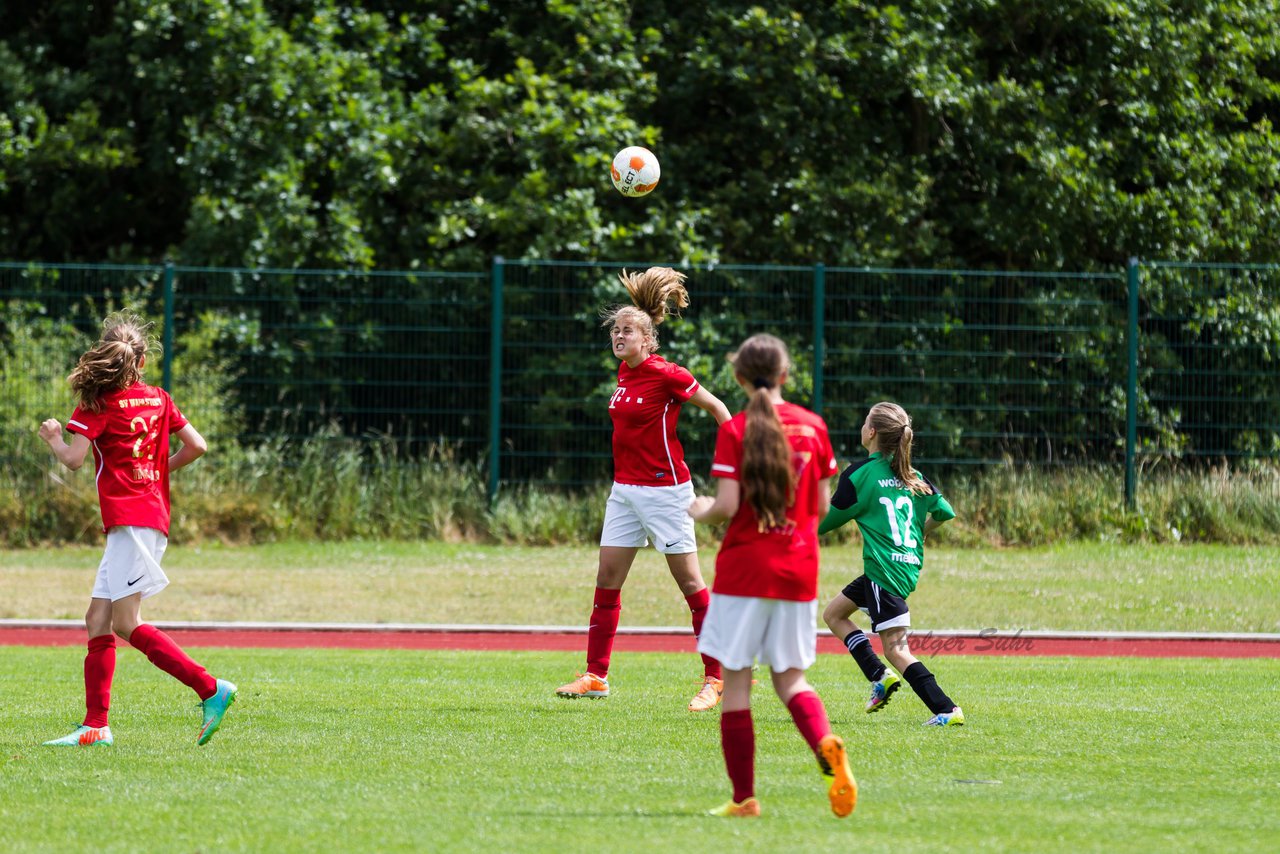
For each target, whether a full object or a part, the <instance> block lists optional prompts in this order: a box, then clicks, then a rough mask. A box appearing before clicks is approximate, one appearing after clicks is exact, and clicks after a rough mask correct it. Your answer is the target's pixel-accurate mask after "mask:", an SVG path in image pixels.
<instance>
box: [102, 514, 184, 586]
mask: <svg viewBox="0 0 1280 854" xmlns="http://www.w3.org/2000/svg"><path fill="white" fill-rule="evenodd" d="M168 545H169V538H168V537H166V536H165V535H164V534H162V533H160V532H159V531H157V530H156V529H155V528H137V527H134V526H133V525H118V526H116V527H113V528H112V529H111V530H110V531H107V550H106V551H105V552H103V554H102V563H100V564H98V577H97V579H96V580H95V581H94V582H93V598H94V599H110V600H111V601H112V602H115V601H116V600H117V599H123V598H125V597H126V596H132V595H133V594H135V593H141V594H142V598H143V599H146V598H148V597H151V596H154V595H156V594H157V593H159V592H160V591H161V590H163V589H165V588H166V587H168V586H169V577H168V576H167V575H165V574H164V570H163V569H161V568H160V558H162V557H164V550H165V547H166V546H168Z"/></svg>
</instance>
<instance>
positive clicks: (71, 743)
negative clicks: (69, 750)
mask: <svg viewBox="0 0 1280 854" xmlns="http://www.w3.org/2000/svg"><path fill="white" fill-rule="evenodd" d="M115 741H116V740H115V739H114V738H112V736H111V727H109V726H100V727H92V726H83V725H81V726H79V727H77V728H76V731H75V732H72V733H68V734H67V735H64V736H63V737H62V738H55V739H53V740H52V741H46V742H45V743H44V745H43V746H44V747H93V746H94V745H99V744H100V745H102V746H103V747H110V746H111V745H113V744H115Z"/></svg>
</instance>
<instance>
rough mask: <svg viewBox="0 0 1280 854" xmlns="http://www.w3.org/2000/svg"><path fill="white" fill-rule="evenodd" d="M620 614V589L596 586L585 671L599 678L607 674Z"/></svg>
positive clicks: (588, 633) (589, 626)
mask: <svg viewBox="0 0 1280 854" xmlns="http://www.w3.org/2000/svg"><path fill="white" fill-rule="evenodd" d="M621 615H622V591H621V590H610V589H608V588H606V587H597V588H596V598H595V604H594V606H593V607H592V609H591V623H590V624H589V625H588V627H587V672H588V673H594V674H595V675H596V676H599V677H600V678H601V679H603V678H604V677H606V676H608V675H609V655H610V654H611V653H612V652H613V636H614V635H616V634H617V633H618V617H619V616H621Z"/></svg>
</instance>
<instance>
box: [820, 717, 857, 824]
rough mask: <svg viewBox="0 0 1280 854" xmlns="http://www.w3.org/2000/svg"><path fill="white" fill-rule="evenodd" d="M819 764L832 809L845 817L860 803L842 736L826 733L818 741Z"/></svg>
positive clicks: (841, 816)
mask: <svg viewBox="0 0 1280 854" xmlns="http://www.w3.org/2000/svg"><path fill="white" fill-rule="evenodd" d="M818 766H819V767H820V768H821V769H822V778H823V780H825V781H826V783H827V799H828V800H830V801H831V811H832V812H833V813H835V814H836V815H837V816H839V817H840V818H844V817H845V816H847V815H848V814H849V813H851V812H853V808H854V807H856V806H857V805H858V784H857V782H855V781H854V779H853V772H852V771H850V770H849V756H848V754H846V753H845V750H844V742H843V741H842V740H841V739H840V736H838V735H835V734H834V733H832V734H830V735H824V736H823V737H822V741H820V742H818Z"/></svg>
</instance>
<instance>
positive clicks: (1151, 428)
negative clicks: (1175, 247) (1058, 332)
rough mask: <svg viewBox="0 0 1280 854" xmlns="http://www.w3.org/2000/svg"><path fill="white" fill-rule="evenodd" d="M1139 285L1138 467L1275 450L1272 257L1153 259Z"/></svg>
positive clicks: (1278, 363)
mask: <svg viewBox="0 0 1280 854" xmlns="http://www.w3.org/2000/svg"><path fill="white" fill-rule="evenodd" d="M1140 294H1141V302H1140V310H1139V316H1138V318H1137V322H1138V328H1139V330H1140V334H1139V342H1140V353H1139V359H1138V367H1139V373H1138V401H1137V403H1138V424H1137V427H1138V432H1137V440H1138V441H1137V447H1136V448H1135V449H1134V450H1135V454H1136V457H1137V461H1138V465H1139V468H1140V469H1141V470H1144V471H1151V470H1155V469H1158V468H1159V467H1161V466H1167V465H1171V464H1179V463H1183V462H1185V461H1187V460H1196V461H1199V462H1200V463H1201V464H1204V465H1211V466H1223V465H1225V466H1229V467H1231V468H1235V469H1241V468H1248V466H1249V464H1250V463H1257V462H1264V461H1265V462H1271V463H1274V462H1276V461H1277V460H1280V267H1276V266H1251V265H1230V266H1228V265H1212V264H1199V265H1191V264H1170V263H1155V264H1151V265H1148V266H1147V267H1146V268H1145V269H1144V271H1143V282H1142V288H1141V291H1140Z"/></svg>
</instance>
